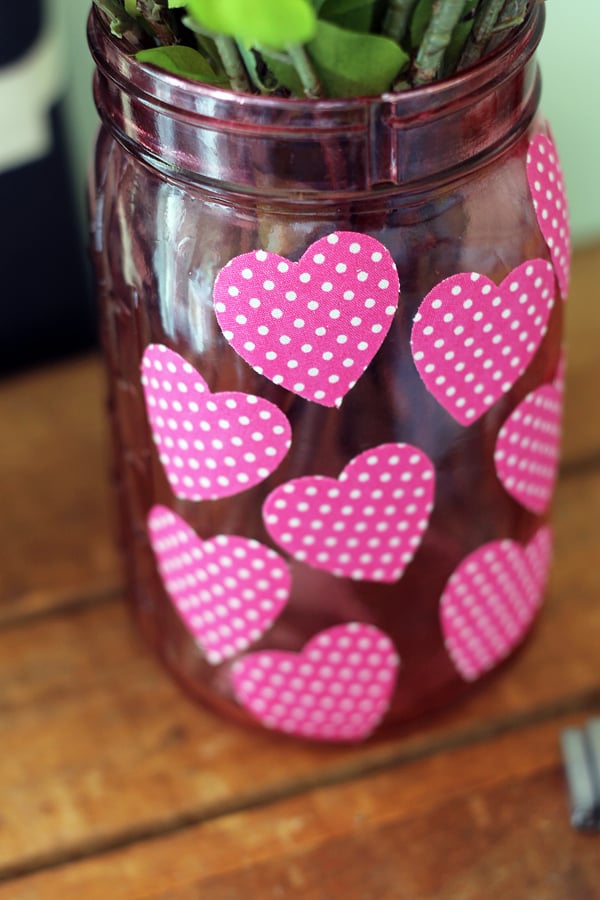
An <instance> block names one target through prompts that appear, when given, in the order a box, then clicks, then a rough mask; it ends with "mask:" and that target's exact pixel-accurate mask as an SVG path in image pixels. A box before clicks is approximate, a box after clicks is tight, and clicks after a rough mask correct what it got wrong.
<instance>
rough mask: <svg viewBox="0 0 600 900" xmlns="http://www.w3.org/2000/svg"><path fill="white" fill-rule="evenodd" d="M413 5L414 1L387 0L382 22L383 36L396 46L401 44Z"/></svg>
mask: <svg viewBox="0 0 600 900" xmlns="http://www.w3.org/2000/svg"><path fill="white" fill-rule="evenodd" d="M415 5H416V0H389V3H388V8H387V11H386V14H385V18H384V20H383V29H382V31H383V34H385V35H386V37H389V38H391V39H392V40H393V41H396V43H397V44H400V43H402V39H403V38H404V35H405V34H406V29H407V28H408V23H409V20H410V16H411V13H412V11H413V9H414V7H415Z"/></svg>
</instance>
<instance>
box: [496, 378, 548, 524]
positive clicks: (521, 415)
mask: <svg viewBox="0 0 600 900" xmlns="http://www.w3.org/2000/svg"><path fill="white" fill-rule="evenodd" d="M561 420H562V397H561V392H560V390H558V389H557V388H556V387H555V386H554V385H551V384H545V385H543V387H541V388H538V389H537V390H535V391H532V392H531V393H530V394H528V395H527V397H525V399H524V400H523V402H522V403H520V404H519V406H517V408H516V409H515V410H514V412H512V413H511V415H510V416H509V417H508V419H507V420H506V422H505V423H504V425H503V426H502V428H501V429H500V433H499V435H498V440H497V442H496V449H495V452H494V461H495V463H496V472H497V474H498V478H499V479H500V481H501V482H502V484H503V485H504V487H505V489H506V490H507V491H508V493H509V494H510V495H511V497H514V498H515V500H518V502H519V503H520V504H521V505H522V506H524V507H525V508H526V509H529V510H530V511H531V512H534V513H538V514H541V513H544V512H545V511H546V510H547V509H548V506H549V505H550V500H551V499H552V494H553V492H554V484H555V482H556V472H557V468H558V458H559V452H560V429H561Z"/></svg>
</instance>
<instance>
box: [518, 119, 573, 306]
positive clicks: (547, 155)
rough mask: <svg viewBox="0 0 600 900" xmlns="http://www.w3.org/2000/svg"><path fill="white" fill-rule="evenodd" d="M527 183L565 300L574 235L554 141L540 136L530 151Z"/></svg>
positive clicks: (542, 135)
mask: <svg viewBox="0 0 600 900" xmlns="http://www.w3.org/2000/svg"><path fill="white" fill-rule="evenodd" d="M527 181H528V183H529V189H530V191H531V196H532V198H533V206H534V208H535V214H536V216H537V220H538V224H539V226H540V230H541V232H542V234H543V236H544V240H545V241H546V244H547V245H548V249H549V250H550V254H551V256H552V262H553V264H554V269H555V271H556V277H557V278H558V283H559V285H560V292H561V294H562V297H563V299H566V297H567V294H568V291H569V278H570V271H571V233H570V227H569V206H568V203H567V195H566V191H565V181H564V177H563V173H562V169H561V166H560V160H559V158H558V153H557V151H556V147H555V145H554V141H553V140H552V139H551V138H550V137H547V136H546V135H545V134H538V135H537V136H536V137H535V138H534V139H533V140H532V141H531V143H530V144H529V150H528V152H527Z"/></svg>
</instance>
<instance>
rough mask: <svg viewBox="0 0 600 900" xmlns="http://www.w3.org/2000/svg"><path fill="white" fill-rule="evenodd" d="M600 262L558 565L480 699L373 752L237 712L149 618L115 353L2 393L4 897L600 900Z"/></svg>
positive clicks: (586, 314)
mask: <svg viewBox="0 0 600 900" xmlns="http://www.w3.org/2000/svg"><path fill="white" fill-rule="evenodd" d="M598 285H600V248H596V249H590V250H586V251H580V252H579V253H578V254H577V256H576V259H575V266H574V276H573V286H572V292H571V298H570V301H569V305H568V320H569V321H568V324H569V335H568V336H569V343H570V362H569V373H568V389H569V393H568V405H567V412H566V433H565V442H564V464H563V468H562V476H561V481H560V486H559V490H558V499H557V504H556V515H555V522H556V543H557V557H556V564H555V567H554V572H553V577H552V581H551V586H550V590H549V592H548V596H547V601H546V610H545V613H544V615H543V616H542V619H541V622H540V624H539V626H538V628H537V630H536V633H535V636H534V638H533V640H532V641H530V642H529V643H528V644H527V646H526V647H525V649H524V651H523V652H522V653H521V654H520V655H519V656H518V658H517V659H516V661H515V662H514V664H512V665H511V666H510V667H509V668H508V669H507V670H506V671H505V673H504V674H503V675H502V677H499V678H497V679H496V680H494V681H493V682H492V683H491V684H490V685H489V687H487V688H486V689H485V690H484V691H482V692H480V693H479V694H477V695H476V696H474V697H473V698H472V699H471V700H469V701H468V702H466V703H465V704H463V705H462V706H460V707H459V708H455V709H453V710H451V711H450V712H448V713H447V714H444V715H443V716H441V717H439V718H436V719H434V720H432V721H428V722H425V723H422V724H421V726H420V727H419V729H418V730H416V731H414V732H413V733H410V734H408V735H404V736H396V737H394V738H390V739H387V740H384V741H379V742H376V743H373V744H368V745H366V746H361V747H358V748H351V749H347V748H341V749H340V748H335V747H321V746H312V745H304V744H302V743H300V742H298V743H293V742H291V741H289V740H287V739H284V738H281V737H279V738H278V737H277V736H272V735H268V734H262V733H251V732H248V731H247V730H244V729H240V728H239V727H237V726H235V725H232V724H229V723H227V722H222V721H220V720H219V719H218V718H216V717H215V716H214V715H213V714H212V713H210V712H207V711H205V710H203V709H199V708H197V707H196V706H195V705H193V704H192V703H191V702H190V701H189V700H188V699H187V698H186V697H185V696H183V695H182V694H181V693H180V692H179V690H178V689H177V687H176V686H175V685H174V684H173V683H172V681H171V680H170V679H169V677H168V676H167V675H166V673H165V672H164V671H163V669H162V668H161V666H160V665H159V664H158V663H157V662H156V661H155V659H154V657H153V656H152V654H151V653H150V651H149V650H148V649H147V647H146V646H145V645H144V643H143V642H142V640H141V639H140V637H139V636H138V634H137V632H136V630H135V628H134V626H133V625H132V623H131V621H130V618H129V615H128V612H127V609H126V607H125V604H124V603H123V592H122V588H121V578H120V573H119V566H118V562H117V559H116V556H115V551H114V549H113V544H112V538H111V523H110V514H109V508H110V500H109V496H108V488H107V480H106V462H105V444H106V435H105V423H104V420H103V413H102V400H101V397H102V393H103V390H102V374H101V369H100V364H99V362H98V360H97V358H95V357H92V358H85V359H81V360H77V361H71V362H67V363H64V364H61V365H57V366H55V367H52V368H47V369H44V370H42V371H39V372H34V373H31V374H26V375H24V376H21V377H19V378H16V379H13V380H9V381H6V382H4V383H3V384H1V385H0V421H1V422H2V441H1V443H0V472H1V473H2V501H3V502H2V507H3V515H2V517H1V519H0V547H1V550H0V554H1V561H0V578H1V582H0V709H1V712H2V715H1V719H0V748H1V750H0V900H39V898H41V900H50V898H52V900H54V898H56V900H71V898H73V900H75V898H76V900H121V898H128V900H129V898H152V900H157V898H163V900H167V898H169V900H171V898H176V900H184V898H185V900H192V898H194V900H195V898H201V900H225V898H227V900H238V898H240V900H241V898H244V900H246V898H257V900H270V898H288V897H299V898H303V900H312V898H319V900H320V898H323V900H325V898H327V900H329V898H332V900H371V898H373V900H381V898H407V900H420V898H436V900H437V898H452V900H454V898H460V900H471V898H472V900H481V898H485V900H491V898H502V900H520V898H527V900H529V898H532V900H546V898H552V900H554V898H556V900H584V898H585V900H593V898H600V834H599V835H593V834H585V833H578V832H576V831H574V830H573V829H572V828H571V826H570V824H569V813H568V802H567V795H566V788H565V781H564V775H563V771H562V765H561V759H560V753H559V743H558V741H559V735H560V732H561V729H563V728H564V727H565V726H566V725H568V724H581V723H583V721H585V720H586V719H587V718H588V717H589V716H590V715H593V714H598V712H599V711H600V568H599V566H598V561H599V558H600V556H599V551H600V537H599V534H600V529H599V526H600V515H599V514H600V416H599V413H598V408H599V401H598V390H599V386H600V302H599V300H598V296H597V292H598Z"/></svg>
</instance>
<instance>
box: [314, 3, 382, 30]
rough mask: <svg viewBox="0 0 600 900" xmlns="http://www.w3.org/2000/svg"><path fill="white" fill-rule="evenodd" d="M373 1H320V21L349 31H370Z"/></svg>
mask: <svg viewBox="0 0 600 900" xmlns="http://www.w3.org/2000/svg"><path fill="white" fill-rule="evenodd" d="M374 7H375V0H321V2H320V3H319V9H318V10H317V12H318V13H319V18H320V19H325V20H326V21H327V22H332V23H333V24H334V25H339V26H340V27H341V28H348V29H349V30H350V31H365V32H368V31H370V30H371V25H372V24H373V10H374Z"/></svg>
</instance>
